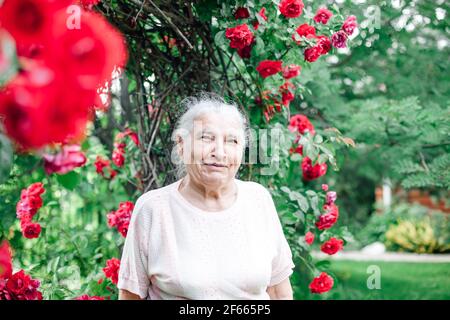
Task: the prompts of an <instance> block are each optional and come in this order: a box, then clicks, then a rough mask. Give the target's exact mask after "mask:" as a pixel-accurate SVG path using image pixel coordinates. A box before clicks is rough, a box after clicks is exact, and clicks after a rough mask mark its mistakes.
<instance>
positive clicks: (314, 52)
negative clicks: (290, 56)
mask: <svg viewBox="0 0 450 320" xmlns="http://www.w3.org/2000/svg"><path fill="white" fill-rule="evenodd" d="M321 54H322V48H321V47H319V46H314V47H311V48H308V49H306V50H305V52H304V53H303V55H304V56H305V60H306V61H308V62H314V61H316V60H317V59H318V58H319V57H320V55H321Z"/></svg>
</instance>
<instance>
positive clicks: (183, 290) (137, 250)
mask: <svg viewBox="0 0 450 320" xmlns="http://www.w3.org/2000/svg"><path fill="white" fill-rule="evenodd" d="M235 182H236V185H237V188H238V194H237V199H236V200H235V202H234V204H233V205H232V206H231V207H229V208H228V209H226V210H223V211H215V212H210V211H204V210H201V209H199V208H197V207H195V206H194V205H193V204H191V203H190V202H188V201H187V200H186V199H185V198H184V197H183V195H182V194H181V193H180V192H179V191H178V186H179V185H180V183H181V180H179V181H177V182H175V183H173V184H171V185H168V186H166V187H163V188H160V189H156V190H151V191H149V192H147V193H145V194H144V195H142V196H140V197H139V199H138V200H137V202H136V205H135V208H134V210H133V214H132V217H131V222H130V225H129V229H128V234H127V237H126V239H125V245H124V248H123V252H122V258H121V263H120V271H119V282H118V288H119V289H125V290H128V291H130V292H132V293H134V294H137V295H139V296H140V297H141V298H146V299H149V300H157V299H195V300H203V299H223V300H225V299H270V297H269V295H268V294H267V292H266V290H267V287H268V286H273V285H275V284H278V283H280V282H282V281H283V280H285V279H286V278H288V277H289V276H290V275H291V274H292V272H293V271H292V269H293V268H294V263H293V261H292V253H291V250H290V248H289V245H288V243H287V241H286V238H285V236H284V234H283V229H282V227H281V223H280V220H279V217H278V214H277V212H276V209H275V205H274V203H273V200H272V197H271V195H270V193H269V191H268V190H267V189H266V188H265V187H264V186H262V185H260V184H258V183H255V182H246V181H241V180H238V179H235Z"/></svg>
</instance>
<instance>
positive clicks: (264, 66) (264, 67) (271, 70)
mask: <svg viewBox="0 0 450 320" xmlns="http://www.w3.org/2000/svg"><path fill="white" fill-rule="evenodd" d="M282 63H283V61H276V60H263V61H261V62H260V63H259V64H258V66H257V67H256V70H257V71H258V72H259V74H260V75H261V77H263V78H267V77H269V76H271V75H274V74H276V73H278V72H280V71H281V65H282Z"/></svg>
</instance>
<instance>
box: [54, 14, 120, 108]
mask: <svg viewBox="0 0 450 320" xmlns="http://www.w3.org/2000/svg"><path fill="white" fill-rule="evenodd" d="M54 20H55V21H54V23H53V24H52V26H53V28H52V32H53V35H54V39H53V40H52V42H51V44H52V46H51V51H52V52H51V57H48V59H52V58H54V57H60V59H58V62H59V63H60V67H61V68H63V70H64V72H65V73H66V74H67V75H68V76H69V77H70V78H73V79H74V80H75V82H76V83H78V84H79V85H80V87H82V88H84V89H92V90H96V89H97V87H98V86H99V85H102V84H103V83H104V82H105V81H107V80H108V79H111V75H112V72H113V71H114V69H115V67H119V68H123V67H125V64H126V61H127V49H126V44H125V39H124V37H123V36H122V34H121V33H119V32H118V31H117V30H116V29H115V28H113V27H112V26H111V25H110V24H109V23H108V22H107V21H106V19H105V18H104V17H103V16H102V15H100V14H97V13H94V12H87V11H82V18H81V25H80V28H77V29H72V30H67V27H66V23H67V14H66V13H65V12H64V11H61V12H59V13H58V14H56V15H55V19H54ZM91 101H92V102H93V101H94V100H91Z"/></svg>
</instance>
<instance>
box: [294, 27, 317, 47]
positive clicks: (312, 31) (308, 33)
mask: <svg viewBox="0 0 450 320" xmlns="http://www.w3.org/2000/svg"><path fill="white" fill-rule="evenodd" d="M295 32H296V33H297V34H298V35H299V36H300V37H305V38H315V37H316V28H314V27H313V26H310V25H309V24H307V23H304V24H302V25H300V26H299V27H298V28H297V29H295ZM292 39H293V40H294V41H295V42H296V43H297V44H300V43H301V41H298V40H297V39H296V37H295V34H293V35H292Z"/></svg>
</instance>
